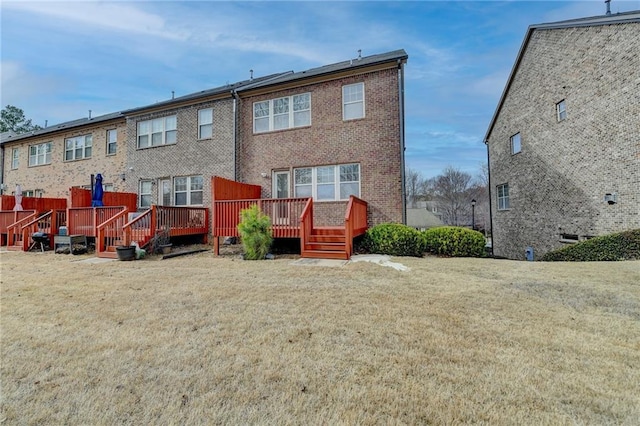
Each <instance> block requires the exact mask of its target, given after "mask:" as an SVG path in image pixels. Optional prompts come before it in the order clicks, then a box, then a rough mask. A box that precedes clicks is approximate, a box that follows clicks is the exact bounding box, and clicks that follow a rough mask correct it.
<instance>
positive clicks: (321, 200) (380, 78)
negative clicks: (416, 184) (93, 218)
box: [2, 50, 407, 224]
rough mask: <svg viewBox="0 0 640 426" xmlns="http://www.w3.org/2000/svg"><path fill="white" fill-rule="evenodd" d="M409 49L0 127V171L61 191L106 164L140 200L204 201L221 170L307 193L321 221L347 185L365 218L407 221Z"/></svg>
mask: <svg viewBox="0 0 640 426" xmlns="http://www.w3.org/2000/svg"><path fill="white" fill-rule="evenodd" d="M406 61H407V54H406V52H404V50H397V51H393V52H388V53H384V54H379V55H372V56H366V57H360V56H358V57H354V58H353V59H350V60H348V61H344V62H340V63H337V64H332V65H327V66H323V67H319V68H314V69H310V70H306V71H302V72H292V71H288V72H283V73H278V74H273V75H268V76H265V77H260V78H251V79H249V80H246V81H241V82H238V83H235V84H228V85H225V86H221V87H218V88H214V89H209V90H205V91H201V92H196V93H193V94H189V95H186V96H181V97H174V98H172V99H169V100H167V101H162V102H158V103H155V104H152V105H147V106H142V107H138V108H132V109H128V110H125V111H122V112H118V113H114V114H109V115H105V116H102V117H96V118H93V119H81V120H76V121H72V122H68V123H63V124H61V125H58V126H51V127H48V128H46V129H44V130H40V131H37V132H34V133H33V134H26V135H20V136H14V137H12V138H9V137H7V138H5V139H6V140H3V143H2V147H3V149H4V151H5V159H4V163H3V164H4V169H5V172H4V175H3V177H4V182H5V184H7V187H9V186H11V185H14V184H15V183H20V184H21V185H22V187H23V188H24V189H25V190H27V191H32V190H33V191H35V190H36V189H39V190H40V192H39V193H34V194H33V195H40V196H42V195H43V194H44V196H47V197H65V196H67V193H68V188H69V187H71V186H86V185H88V184H89V177H90V174H92V173H93V174H95V173H102V174H103V177H104V179H105V180H104V182H105V183H106V184H108V188H107V190H114V191H126V192H136V193H137V194H138V207H139V209H141V210H143V209H146V208H147V207H149V206H150V205H152V204H157V205H170V206H205V207H211V189H210V183H211V177H212V176H221V177H224V178H228V179H232V180H238V181H241V182H246V183H252V184H258V185H260V186H262V188H263V191H262V196H263V197H267V198H268V197H275V198H283V197H313V198H314V201H317V203H316V206H315V210H316V212H315V214H316V217H317V218H318V220H322V221H324V222H326V223H327V224H331V223H332V222H339V221H340V220H341V219H343V215H344V211H345V209H344V207H345V205H346V200H348V199H349V195H356V196H358V197H360V198H362V199H364V200H366V201H367V202H368V203H369V220H370V222H371V224H375V223H381V222H403V220H404V214H405V213H404V211H405V210H404V201H403V200H404V197H403V195H402V193H403V180H404V179H403V174H404V173H403V170H404V110H403V105H404V98H403V97H404V64H405V63H406ZM65 147H67V149H65ZM71 147H73V149H71ZM29 195H31V194H29Z"/></svg>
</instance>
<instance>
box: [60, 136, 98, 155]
mask: <svg viewBox="0 0 640 426" xmlns="http://www.w3.org/2000/svg"><path fill="white" fill-rule="evenodd" d="M92 147H93V137H92V136H91V135H84V136H76V137H75V138H69V139H65V141H64V161H72V160H82V159H83V158H90V157H91V148H92Z"/></svg>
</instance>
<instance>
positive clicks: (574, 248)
mask: <svg viewBox="0 0 640 426" xmlns="http://www.w3.org/2000/svg"><path fill="white" fill-rule="evenodd" d="M636 259H640V229H635V230H632V231H625V232H620V233H617V234H611V235H604V236H602V237H595V238H591V239H589V240H586V241H581V242H579V243H576V244H572V245H570V246H567V247H563V248H561V249H558V250H554V251H550V252H548V253H546V254H545V255H544V256H542V258H541V260H542V261H560V262H592V261H609V260H636Z"/></svg>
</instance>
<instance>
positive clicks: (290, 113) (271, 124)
mask: <svg viewBox="0 0 640 426" xmlns="http://www.w3.org/2000/svg"><path fill="white" fill-rule="evenodd" d="M305 95H308V96H309V108H308V109H302V110H295V102H294V98H295V97H298V96H305ZM281 99H288V102H289V105H288V106H289V111H288V112H287V113H285V114H288V116H289V117H288V118H289V126H288V127H283V128H278V129H276V128H275V117H276V115H278V116H279V115H283V114H275V113H274V108H273V106H274V102H276V101H279V100H281ZM265 102H268V103H269V115H266V116H264V117H258V118H263V119H264V118H267V117H268V119H269V129H268V130H257V129H256V105H257V104H261V103H265ZM305 111H309V123H305V124H301V125H297V126H296V125H295V114H296V113H301V112H305ZM309 126H311V92H305V93H297V94H295V95H291V96H282V97H280V98H274V99H269V100H264V101H259V102H254V103H253V133H267V132H273V131H279V130H288V129H295V128H298V127H309Z"/></svg>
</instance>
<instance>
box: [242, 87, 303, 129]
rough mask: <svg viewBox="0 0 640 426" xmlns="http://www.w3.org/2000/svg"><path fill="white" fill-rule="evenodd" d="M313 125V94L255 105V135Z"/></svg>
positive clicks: (256, 103)
mask: <svg viewBox="0 0 640 426" xmlns="http://www.w3.org/2000/svg"><path fill="white" fill-rule="evenodd" d="M309 125H311V93H302V94H300V95H293V96H287V97H284V98H278V99H271V100H268V101H262V102H255V103H254V104H253V131H254V133H263V132H270V131H272V130H283V129H291V128H294V127H303V126H309Z"/></svg>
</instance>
